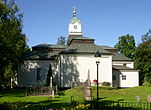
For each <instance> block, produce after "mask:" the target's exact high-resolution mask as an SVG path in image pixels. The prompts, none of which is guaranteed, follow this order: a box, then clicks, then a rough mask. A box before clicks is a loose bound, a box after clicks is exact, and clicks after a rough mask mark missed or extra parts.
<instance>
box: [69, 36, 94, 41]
mask: <svg viewBox="0 0 151 110" xmlns="http://www.w3.org/2000/svg"><path fill="white" fill-rule="evenodd" d="M72 39H77V40H94V39H91V38H88V37H84V36H82V37H75V38H72Z"/></svg>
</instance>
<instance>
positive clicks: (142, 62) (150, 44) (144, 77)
mask: <svg viewBox="0 0 151 110" xmlns="http://www.w3.org/2000/svg"><path fill="white" fill-rule="evenodd" d="M135 64H136V68H137V69H139V70H140V83H143V82H144V81H147V82H150V83H151V39H150V40H147V41H145V42H143V43H141V44H140V45H139V46H138V47H137V48H136V53H135Z"/></svg>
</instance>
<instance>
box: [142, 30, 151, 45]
mask: <svg viewBox="0 0 151 110" xmlns="http://www.w3.org/2000/svg"><path fill="white" fill-rule="evenodd" d="M150 39H151V29H149V31H148V32H147V33H146V34H144V35H143V36H142V42H146V41H148V40H150Z"/></svg>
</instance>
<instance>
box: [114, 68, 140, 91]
mask: <svg viewBox="0 0 151 110" xmlns="http://www.w3.org/2000/svg"><path fill="white" fill-rule="evenodd" d="M113 76H114V78H113V86H114V87H122V88H125V87H135V86H139V72H138V71H137V70H133V71H131V70H130V71H128V70H125V71H124V70H122V71H120V70H113ZM115 77H116V78H115Z"/></svg>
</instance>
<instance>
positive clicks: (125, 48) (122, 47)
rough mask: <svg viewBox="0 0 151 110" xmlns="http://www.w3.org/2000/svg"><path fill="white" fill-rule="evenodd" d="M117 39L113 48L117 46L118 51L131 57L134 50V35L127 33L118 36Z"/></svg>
mask: <svg viewBox="0 0 151 110" xmlns="http://www.w3.org/2000/svg"><path fill="white" fill-rule="evenodd" d="M118 40H119V41H118V43H117V44H116V45H115V48H117V49H118V51H119V52H120V53H122V54H124V55H125V56H127V57H129V58H131V59H133V58H134V53H135V50H136V47H135V39H134V36H132V35H129V34H127V35H124V36H120V37H119V38H118Z"/></svg>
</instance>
